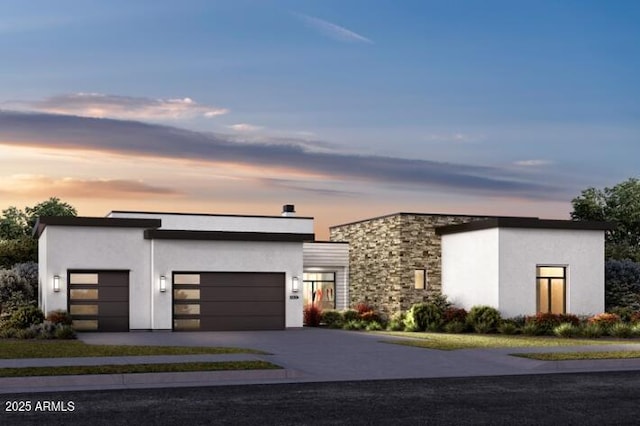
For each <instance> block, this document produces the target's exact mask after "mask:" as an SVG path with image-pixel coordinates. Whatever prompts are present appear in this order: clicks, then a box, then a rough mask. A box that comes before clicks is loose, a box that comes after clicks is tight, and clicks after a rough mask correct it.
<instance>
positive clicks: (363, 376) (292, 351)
mask: <svg viewBox="0 0 640 426" xmlns="http://www.w3.org/2000/svg"><path fill="white" fill-rule="evenodd" d="M79 337H80V339H81V340H82V341H84V342H86V343H88V344H109V345H158V346H224V347H239V348H249V349H257V350H262V351H265V352H267V353H269V355H258V354H225V355H180V356H151V357H150V356H141V357H100V358H45V359H21V360H0V367H24V366H53V365H98V364H130V363H154V362H159V363H166V362H188V361H191V362H194V361H230V360H238V361H240V360H264V361H269V362H272V363H274V364H277V365H279V366H281V367H283V369H282V370H260V371H219V372H197V373H145V374H125V375H123V374H114V375H91V376H60V377H25V378H0V393H18V392H35V391H43V392H44V391H60V390H80V389H121V388H143V387H147V388H149V387H171V386H213V385H228V384H256V383H287V382H319V381H344V380H377V379H410V378H433V377H467V376H495V375H520V374H549V373H559V372H592V371H619V370H640V359H630V360H601V361H560V362H549V361H536V360H529V359H524V358H516V357H512V356H509V354H511V353H523V352H566V351H587V350H588V351H596V350H629V349H640V344H620V345H606V346H605V345H602V346H585V347H557V348H548V347H545V348H520V349H514V348H509V349H473V350H457V351H439V350H432V349H424V348H416V347H411V346H404V345H394V344H388V343H382V341H390V340H393V339H394V337H390V336H381V335H375V334H368V333H359V332H351V331H342V330H325V329H313V328H304V329H291V330H284V331H253V332H252V331H243V332H198V333H188V332H180V333H171V332H131V333H83V334H80V336H79Z"/></svg>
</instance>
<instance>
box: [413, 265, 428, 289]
mask: <svg viewBox="0 0 640 426" xmlns="http://www.w3.org/2000/svg"><path fill="white" fill-rule="evenodd" d="M413 281H414V287H415V289H416V290H426V288H427V270H426V269H416V270H415V271H414V272H413Z"/></svg>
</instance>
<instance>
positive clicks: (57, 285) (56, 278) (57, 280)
mask: <svg viewBox="0 0 640 426" xmlns="http://www.w3.org/2000/svg"><path fill="white" fill-rule="evenodd" d="M53 291H55V292H59V291H60V275H54V276H53Z"/></svg>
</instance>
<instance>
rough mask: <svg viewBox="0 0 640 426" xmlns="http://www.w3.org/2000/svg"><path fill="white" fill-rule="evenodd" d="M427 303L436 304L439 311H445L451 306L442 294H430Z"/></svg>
mask: <svg viewBox="0 0 640 426" xmlns="http://www.w3.org/2000/svg"><path fill="white" fill-rule="evenodd" d="M427 303H430V304H432V305H435V306H437V307H438V309H439V310H440V311H441V312H444V311H446V310H447V309H449V308H450V307H451V306H452V305H451V302H449V300H448V299H447V296H445V295H444V294H431V295H430V296H429V298H428V299H427Z"/></svg>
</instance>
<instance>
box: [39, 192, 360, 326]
mask: <svg viewBox="0 0 640 426" xmlns="http://www.w3.org/2000/svg"><path fill="white" fill-rule="evenodd" d="M35 235H36V236H37V237H38V238H39V276H40V286H39V303H40V306H41V308H42V309H43V311H45V312H49V311H52V310H56V309H63V310H68V312H69V313H70V314H71V315H72V317H73V321H74V327H75V328H77V329H79V330H99V331H129V330H251V329H283V328H285V327H301V326H302V312H303V303H304V297H303V294H304V295H307V296H308V297H312V294H313V298H315V300H318V301H319V300H321V299H323V304H324V306H327V307H328V306H332V305H333V306H334V307H336V308H343V307H346V305H347V295H346V291H345V289H346V279H347V271H348V267H347V257H346V253H347V250H348V246H347V245H346V244H340V243H311V242H312V241H313V240H314V233H313V218H310V217H297V216H295V215H294V208H293V206H292V205H285V206H284V211H283V213H282V215H281V216H247V215H244V216H243V215H215V214H181V213H149V212H123V211H114V212H111V213H110V214H109V215H108V216H107V217H41V218H40V219H39V221H38V223H37V224H36V226H35ZM305 242H310V243H309V244H306V243H305ZM305 250H307V251H308V254H307V255H303V251H305ZM304 259H306V262H307V264H306V266H308V267H309V268H310V272H309V274H305V273H304V268H305V265H303V261H304ZM306 278H308V280H307V279H306ZM307 281H308V282H307ZM336 283H338V284H342V287H338V288H336ZM305 284H306V285H307V288H304V286H305ZM312 292H313V293H312Z"/></svg>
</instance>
